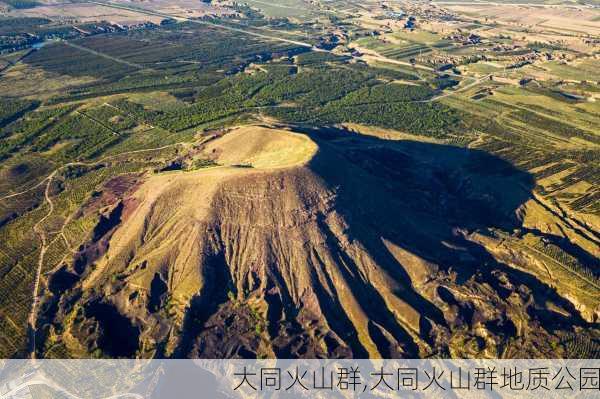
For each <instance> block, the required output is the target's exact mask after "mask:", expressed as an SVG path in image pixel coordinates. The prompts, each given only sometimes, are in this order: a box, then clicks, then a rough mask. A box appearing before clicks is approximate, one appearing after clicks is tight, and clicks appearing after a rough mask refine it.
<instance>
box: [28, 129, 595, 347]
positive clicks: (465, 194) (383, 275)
mask: <svg viewBox="0 0 600 399" xmlns="http://www.w3.org/2000/svg"><path fill="white" fill-rule="evenodd" d="M301 130H302V129H296V132H292V131H291V129H284V128H280V129H273V128H267V127H257V126H250V127H243V128H238V129H234V130H233V131H230V132H228V133H226V134H225V135H223V136H221V137H217V138H215V139H214V140H212V141H210V142H208V143H207V144H205V145H204V146H203V147H202V148H201V149H200V150H199V151H200V152H199V155H200V156H202V157H206V158H209V159H210V160H211V161H212V162H213V163H214V164H215V165H217V166H213V167H210V168H203V169H199V170H193V171H171V172H163V173H157V174H154V175H151V176H149V177H148V178H147V179H146V180H145V182H144V183H143V184H142V185H141V186H140V187H139V188H137V189H136V190H134V191H133V193H131V194H128V195H127V196H125V197H124V198H121V199H120V200H119V201H117V202H115V204H114V205H113V206H112V208H111V210H110V212H108V213H107V215H105V216H103V217H102V218H101V221H100V222H99V225H98V226H97V228H96V230H95V232H94V234H93V237H90V240H89V242H88V244H86V245H85V246H82V247H81V248H80V252H79V254H78V256H77V257H76V259H75V262H74V264H72V265H65V267H64V268H63V269H61V271H60V272H59V273H62V275H59V273H57V274H56V275H55V276H52V277H51V278H50V290H49V291H50V292H51V294H50V295H48V296H47V297H46V299H45V306H44V313H43V315H42V316H41V320H40V325H45V326H46V327H45V328H44V329H43V334H44V337H42V340H41V342H43V341H44V340H45V341H46V345H45V346H44V345H40V347H39V348H38V352H40V355H42V356H43V355H44V353H43V352H44V349H43V348H44V347H48V346H49V343H50V342H61V343H62V344H63V345H64V346H65V347H66V348H67V350H68V353H69V354H70V355H71V356H75V357H82V356H90V354H91V355H93V356H110V357H214V358H229V357H425V356H443V357H450V356H452V357H560V356H565V355H566V354H565V352H564V349H563V347H562V346H561V342H563V340H564V337H565V336H568V335H569V334H574V333H576V334H578V335H580V336H589V337H592V338H593V337H595V336H596V335H597V330H596V329H595V327H594V324H592V323H593V322H594V321H595V317H596V312H597V304H598V290H597V287H596V286H595V285H594V284H592V283H594V282H590V284H591V285H590V287H591V288H590V289H589V290H588V291H587V292H585V293H584V294H581V295H580V294H579V293H577V292H575V293H573V292H571V293H570V294H569V296H566V295H564V293H563V292H562V291H561V290H562V288H561V287H560V286H553V287H551V286H550V285H548V284H546V283H544V279H543V278H542V277H540V276H541V275H542V271H541V270H542V266H539V265H538V264H537V263H535V262H533V261H531V262H530V259H527V258H526V257H525V256H524V255H522V253H520V252H519V251H518V249H516V247H513V246H512V244H511V242H512V241H510V240H507V239H504V238H501V237H504V236H506V235H508V234H509V235H510V237H513V238H511V239H514V240H518V234H517V235H515V233H513V230H515V229H518V228H519V226H520V224H521V222H520V216H521V215H520V212H521V209H522V204H523V203H525V202H526V201H527V200H528V199H529V198H530V196H531V194H530V192H531V189H532V186H533V181H532V179H531V178H530V176H529V175H527V174H525V173H523V172H520V171H518V170H516V169H514V168H513V167H512V166H511V165H510V164H508V163H506V162H504V161H502V160H500V159H498V158H495V157H492V156H490V155H487V154H486V153H484V152H480V151H474V150H470V149H465V148H457V147H452V146H446V145H438V144H431V143H420V142H412V141H387V140H381V139H378V138H375V137H366V136H361V135H358V134H352V133H349V132H346V131H336V130H331V129H330V130H323V131H314V130H308V131H304V132H303V133H300V131H301ZM195 156H198V154H196V155H195ZM515 237H516V238H515ZM536 265H537V266H536ZM538 266H539V267H538ZM65 276H68V278H66V277H65ZM574 278H575V279H576V277H574ZM53 285H54V286H60V287H61V288H60V289H54V290H53V289H52V286H53ZM567 298H568V299H567ZM41 334H42V333H41Z"/></svg>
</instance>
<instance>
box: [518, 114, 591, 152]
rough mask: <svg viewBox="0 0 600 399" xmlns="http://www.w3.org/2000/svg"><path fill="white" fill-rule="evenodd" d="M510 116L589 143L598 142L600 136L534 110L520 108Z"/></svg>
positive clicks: (526, 123)
mask: <svg viewBox="0 0 600 399" xmlns="http://www.w3.org/2000/svg"><path fill="white" fill-rule="evenodd" d="M510 116H511V118H512V119H515V120H517V121H519V122H522V123H524V124H525V125H527V126H533V127H536V128H538V129H540V130H545V131H548V132H550V133H554V134H556V135H559V136H561V137H564V138H567V139H570V138H573V137H577V138H580V139H583V140H586V141H589V142H590V143H594V144H600V136H598V135H595V134H593V133H588V132H586V131H584V130H582V129H579V128H577V127H575V126H573V125H570V124H567V123H564V122H559V121H557V120H555V119H550V118H546V117H545V116H542V115H540V114H538V113H536V112H532V111H527V110H523V109H521V110H517V111H513V112H512V113H511V114H510Z"/></svg>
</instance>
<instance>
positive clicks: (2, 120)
mask: <svg viewBox="0 0 600 399" xmlns="http://www.w3.org/2000/svg"><path fill="white" fill-rule="evenodd" d="M38 105H39V103H38V102H37V101H29V100H13V99H6V98H0V128H1V127H3V126H6V125H7V124H9V123H10V122H12V121H15V120H17V119H18V118H19V117H21V116H22V115H23V114H25V112H27V111H29V110H32V109H34V108H35V107H37V106H38Z"/></svg>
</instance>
